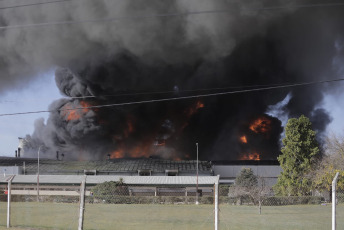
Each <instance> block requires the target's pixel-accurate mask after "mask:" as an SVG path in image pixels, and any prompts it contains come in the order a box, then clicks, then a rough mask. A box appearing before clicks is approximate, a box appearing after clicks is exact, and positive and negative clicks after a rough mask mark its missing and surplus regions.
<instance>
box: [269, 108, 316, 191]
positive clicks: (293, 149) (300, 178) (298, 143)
mask: <svg viewBox="0 0 344 230" xmlns="http://www.w3.org/2000/svg"><path fill="white" fill-rule="evenodd" d="M282 142H283V147H282V149H281V152H282V154H281V155H280V156H279V157H278V161H279V163H280V165H281V167H282V170H283V171H282V172H281V175H280V176H279V177H278V181H277V184H276V185H275V186H274V191H275V193H276V194H278V195H288V196H290V195H307V194H308V193H309V192H310V188H311V184H312V183H311V180H310V178H309V177H308V176H307V174H308V173H309V172H310V170H311V169H312V167H313V165H314V162H315V160H316V158H317V157H318V155H319V153H320V150H319V144H318V142H317V141H316V132H315V131H314V130H313V129H312V123H311V122H310V120H309V119H308V118H307V117H305V116H304V115H302V116H300V117H299V118H291V119H289V120H288V123H287V125H286V127H285V138H284V139H283V140H282Z"/></svg>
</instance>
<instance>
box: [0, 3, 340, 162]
mask: <svg viewBox="0 0 344 230" xmlns="http://www.w3.org/2000/svg"><path fill="white" fill-rule="evenodd" d="M254 2H255V4H253V3H243V2H242V1H238V2H235V1H234V3H233V2H227V1H216V2H214V1H209V2H208V3H200V2H199V1H188V3H185V2H182V1H168V2H162V1H150V2H149V4H147V2H145V1H141V2H137V1H135V2H133V1H125V2H123V4H122V3H121V4H119V5H118V4H117V3H116V4H115V3H113V2H112V1H104V2H103V1H88V3H87V4H82V3H79V2H75V3H74V2H73V3H72V4H73V6H74V7H71V8H66V7H62V6H60V5H58V4H56V6H54V7H52V8H54V11H49V10H47V11H43V10H42V11H39V12H36V11H37V10H38V9H36V8H32V9H30V10H32V12H30V13H28V14H25V15H23V16H22V17H24V19H27V21H31V19H32V18H31V17H33V16H32V15H36V16H35V17H36V18H34V19H32V20H33V21H37V20H39V19H42V20H43V19H47V20H48V19H51V17H53V16H54V15H55V16H56V18H57V19H58V20H61V21H66V20H70V19H72V20H76V21H77V20H80V18H79V17H81V16H83V15H89V16H90V17H91V18H92V17H93V18H104V17H106V18H116V17H121V16H123V17H124V16H128V15H137V14H138V13H140V14H142V15H155V16H154V17H153V16H152V17H151V18H149V19H147V18H145V19H142V20H135V21H132V20H122V21H118V22H117V21H116V23H115V22H114V23H100V24H97V23H95V24H87V26H85V25H86V24H83V23H80V24H73V25H72V26H66V27H65V26H61V27H56V28H55V29H54V30H51V29H46V30H43V29H42V30H25V31H24V32H23V33H19V34H17V33H16V32H10V31H9V32H4V34H3V36H4V39H10V37H12V36H13V37H15V38H17V40H18V41H22V40H23V41H26V42H25V43H23V44H22V43H20V42H19V43H16V46H15V47H14V48H13V50H12V51H11V52H13V53H9V52H10V51H9V50H11V49H7V52H2V53H1V54H0V55H1V56H0V60H2V59H1V57H2V55H7V56H9V57H13V58H12V59H9V62H10V61H12V62H15V63H19V64H22V65H21V66H22V68H21V69H15V70H14V69H13V70H12V68H11V66H10V65H9V64H8V63H7V62H1V63H3V64H1V66H2V67H1V68H2V69H5V70H6V71H2V72H4V73H7V72H8V73H9V72H11V73H12V74H13V75H14V76H22V75H23V74H24V73H25V74H27V73H29V72H30V71H32V72H35V71H36V72H37V71H38V70H39V71H41V70H42V69H44V68H45V69H47V68H51V67H52V66H54V67H55V66H58V67H57V68H56V71H55V79H56V85H57V87H58V89H59V90H60V91H61V94H63V96H64V98H62V99H60V100H57V101H55V102H53V103H52V104H51V105H50V108H49V110H50V111H51V112H50V117H49V119H48V120H47V121H44V120H43V119H40V120H37V121H36V123H35V131H34V132H33V134H31V135H28V136H27V137H26V138H25V139H26V141H27V145H26V149H25V154H27V156H29V155H30V151H31V152H32V154H36V152H37V148H38V146H44V151H42V154H43V155H44V154H45V156H46V157H53V158H54V157H55V153H56V151H58V152H60V153H61V154H64V156H65V158H66V159H81V160H82V159H85V160H86V159H104V158H106V157H107V156H110V157H111V158H127V157H134V158H140V157H158V158H164V159H175V160H178V159H194V158H195V155H196V151H195V143H196V142H197V143H199V146H200V151H199V154H200V158H201V159H203V160H240V159H241V160H276V158H277V156H278V155H279V149H280V139H281V134H282V130H283V127H282V121H283V122H284V120H283V119H282V118H283V117H287V118H289V117H295V116H299V115H301V114H304V115H306V116H308V117H309V118H310V119H311V121H313V122H314V128H315V129H316V130H317V131H318V133H319V134H321V133H322V132H323V131H324V130H325V128H326V125H327V124H328V123H329V122H330V121H331V118H330V115H329V114H328V112H327V111H325V110H324V109H322V108H321V102H322V99H323V96H324V94H325V93H328V92H330V91H331V90H332V89H333V87H329V86H322V85H313V86H308V87H298V88H297V87H294V88H283V89H279V90H265V91H252V92H249V91H247V90H249V89H253V88H260V87H264V86H278V85H281V84H285V83H290V82H292V83H293V82H310V81H316V80H323V79H329V78H331V77H335V76H337V75H339V74H340V69H338V68H337V67H338V65H337V64H336V63H340V60H342V59H341V57H342V52H343V49H341V48H340V47H342V46H340V44H342V42H343V40H342V38H343V37H344V36H343V35H344V34H343V30H342V28H343V25H342V24H343V22H344V20H343V19H344V14H343V10H342V9H341V8H337V7H328V8H326V9H324V8H321V9H320V8H319V9H316V8H315V9H309V8H304V7H303V8H301V7H295V8H293V6H297V5H300V4H301V3H300V1H290V2H289V5H288V6H289V8H283V7H280V8H278V10H276V11H271V10H264V9H265V8H266V7H271V6H276V7H278V6H280V5H279V4H280V3H278V2H276V1H254ZM302 2H304V3H305V4H306V3H307V1H302ZM308 3H309V1H308ZM66 4H67V3H66ZM273 4H277V5H273ZM301 5H302V4H301ZM113 9H115V10H113ZM214 9H228V10H230V9H232V10H233V11H231V12H228V13H222V14H219V13H214V14H199V15H187V16H186V15H183V16H179V17H162V16H157V15H161V13H162V12H165V13H166V12H168V13H173V12H193V11H198V10H214ZM259 9H263V10H259ZM54 12H63V13H61V14H58V15H56V13H54ZM75 12H78V13H75ZM25 17H27V18H25ZM2 18H4V20H0V23H3V24H4V23H5V24H6V25H7V24H12V23H14V22H16V18H15V15H10V14H8V15H7V14H6V15H3V16H1V18H0V19H2ZM56 18H54V20H57V19H56ZM5 19H6V20H5ZM51 20H53V19H51ZM329 25H331V26H329ZM61 34H62V35H63V36H61ZM47 37H48V38H49V40H48V41H45V42H39V41H41V40H42V39H43V38H47ZM31 41H32V42H31ZM27 44H32V46H33V47H35V48H37V50H36V51H35V52H34V54H33V55H34V57H33V58H30V59H28V58H27V56H30V55H25V54H26V53H25V52H26V50H32V49H25V47H26V46H27ZM336 44H337V45H336ZM338 44H339V45H338ZM48 50H49V51H48ZM19 51H20V52H19ZM18 55H19V57H18ZM30 57H31V56H30ZM37 60H39V63H40V64H39V65H38V66H37V67H35V68H34V67H32V66H35V65H33V64H35V63H36V61H37ZM334 60H337V61H336V62H334ZM33 62H34V63H33ZM41 63H42V64H41ZM7 64H8V65H7ZM41 65H43V66H41ZM16 66H19V65H18V64H16ZM231 91H239V92H240V93H228V92H231ZM224 92H227V94H223V95H218V96H206V95H208V94H214V93H224ZM197 95H198V96H197ZM287 95H289V96H288V100H284V99H285V98H286V97H287ZM189 96H191V97H190V98H188V97H189ZM181 98H184V99H183V100H181ZM282 101H283V102H284V103H282V104H281V102H282Z"/></svg>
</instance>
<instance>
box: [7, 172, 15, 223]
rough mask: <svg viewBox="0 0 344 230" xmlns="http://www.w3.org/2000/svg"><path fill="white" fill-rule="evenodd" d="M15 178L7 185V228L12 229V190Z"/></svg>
mask: <svg viewBox="0 0 344 230" xmlns="http://www.w3.org/2000/svg"><path fill="white" fill-rule="evenodd" d="M14 177H15V176H14V175H13V176H11V177H10V178H9V180H8V185H7V228H10V227H11V190H12V180H13V178H14Z"/></svg>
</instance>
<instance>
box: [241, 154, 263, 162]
mask: <svg viewBox="0 0 344 230" xmlns="http://www.w3.org/2000/svg"><path fill="white" fill-rule="evenodd" d="M240 160H250V161H260V155H259V154H258V153H248V154H244V155H243V156H242V157H241V158H240Z"/></svg>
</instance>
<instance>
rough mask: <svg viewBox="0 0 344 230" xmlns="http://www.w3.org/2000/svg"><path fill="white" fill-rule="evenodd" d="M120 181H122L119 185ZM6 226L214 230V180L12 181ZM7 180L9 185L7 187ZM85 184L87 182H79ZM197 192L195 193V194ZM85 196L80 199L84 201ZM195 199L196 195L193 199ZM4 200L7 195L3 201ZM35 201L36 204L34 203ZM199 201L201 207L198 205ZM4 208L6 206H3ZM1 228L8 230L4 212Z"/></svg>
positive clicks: (43, 178) (29, 178)
mask: <svg viewBox="0 0 344 230" xmlns="http://www.w3.org/2000/svg"><path fill="white" fill-rule="evenodd" d="M122 179H123V180H122ZM3 181H4V182H3V183H2V184H1V186H0V191H1V190H2V191H7V192H8V193H9V194H10V196H11V203H10V207H11V211H10V213H11V215H10V219H9V220H10V225H11V226H13V227H30V228H34V229H45V228H54V229H77V228H78V226H82V227H83V228H79V229H216V228H217V227H218V226H217V225H216V219H217V215H216V214H217V213H218V212H217V211H216V210H217V209H216V207H217V203H216V200H217V198H218V196H217V195H216V194H217V183H218V177H199V184H198V186H197V184H196V181H197V180H196V177H165V176H163V177H160V176H155V177H144V176H140V177H135V176H132V177H116V176H87V177H84V176H40V179H39V182H40V185H39V195H38V194H37V191H38V190H37V182H36V181H37V176H21V175H20V176H19V175H18V176H16V177H14V179H13V181H12V182H11V181H10V178H6V179H4V180H3ZM5 181H6V182H7V183H5ZM82 181H85V183H81V182H82ZM197 187H198V193H196V191H197V189H196V188H197ZM83 194H84V196H83ZM196 194H198V196H196ZM4 198H5V196H4ZM37 198H38V199H37ZM196 199H198V202H199V205H196V204H195V203H196ZM1 206H2V207H5V206H6V201H5V200H4V201H3V204H2V205H1ZM4 210H5V212H2V214H0V220H1V223H0V225H2V226H6V224H7V222H6V215H5V214H4V213H6V209H4Z"/></svg>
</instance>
